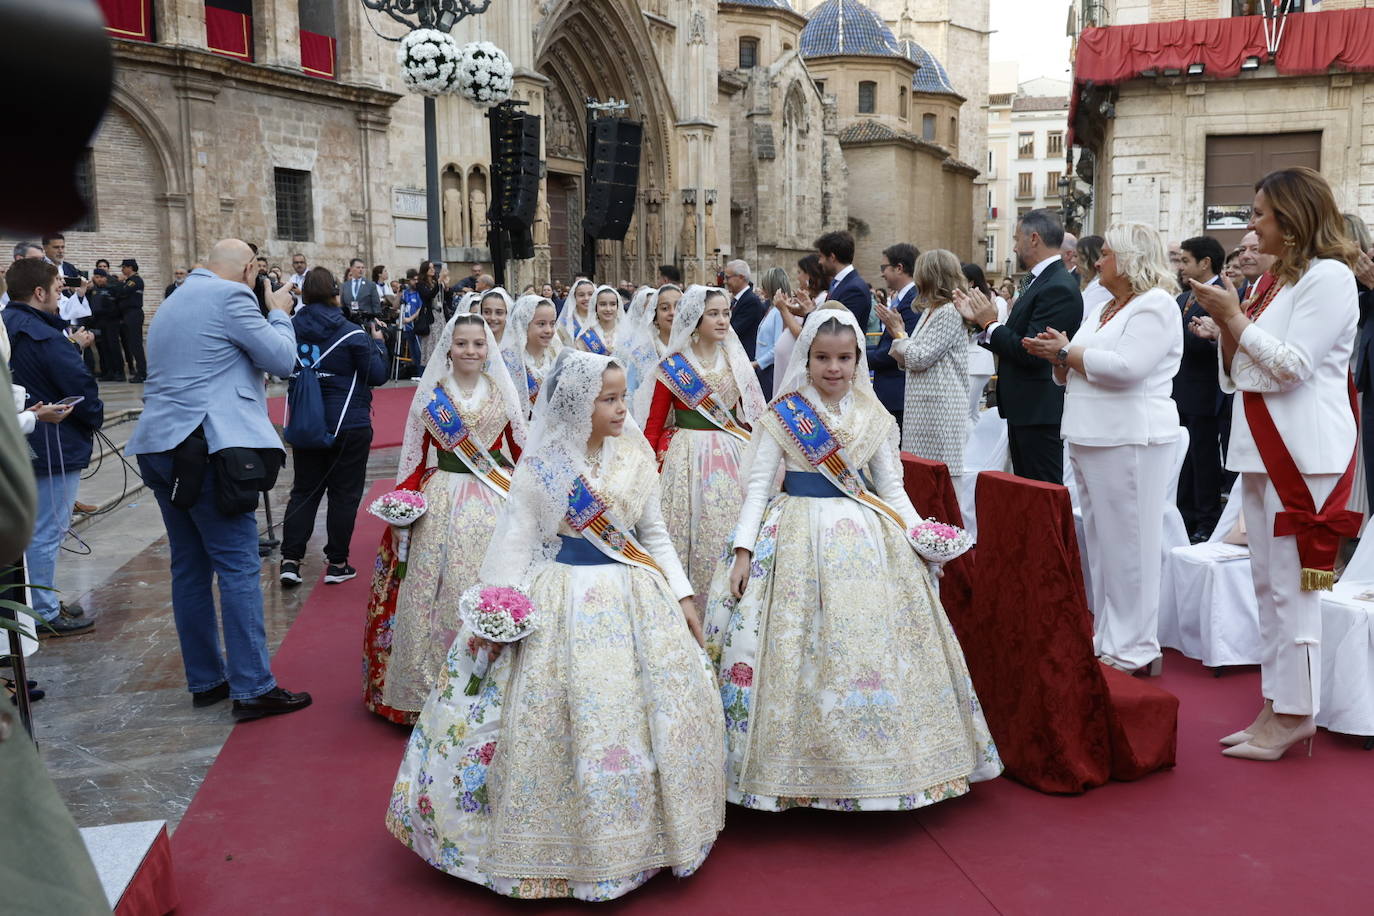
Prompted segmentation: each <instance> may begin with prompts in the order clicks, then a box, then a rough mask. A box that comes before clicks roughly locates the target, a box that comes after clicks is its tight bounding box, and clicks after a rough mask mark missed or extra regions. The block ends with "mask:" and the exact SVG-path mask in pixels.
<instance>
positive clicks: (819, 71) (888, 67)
mask: <svg viewBox="0 0 1374 916" xmlns="http://www.w3.org/2000/svg"><path fill="white" fill-rule="evenodd" d="M806 67H807V69H808V70H809V71H810V72H811V76H812V78H813V79H815V80H817V81H821V82H824V83H825V94H826V95H831V96H834V97H835V103H836V106H837V113H838V115H839V119H840V124H841V126H843V125H845V124H848V123H850V122H851V121H853V120H855V119H857V118H877V119H878V120H881V121H886V122H888V123H889V124H891V125H892V126H893V127H897V128H899V129H901V130H911V129H912V126H911V125H912V123H913V122H912V118H911V104H910V93H911V77H912V75H913V74H914V73H915V72H916V66H915V65H914V64H912V63H911V62H909V61H907V60H905V59H901V58H895V57H843V58H841V57H823V58H812V59H811V60H809V61H807V63H806ZM866 81H872V82H875V83H877V84H878V85H877V94H876V96H875V102H876V104H875V106H874V113H873V114H860V113H859V83H861V82H866ZM903 89H905V90H906V92H907V99H908V105H907V117H905V118H902V117H900V107H899V96H900V92H901V90H903ZM915 123H916V124H917V128H918V129H919V126H920V121H919V119H918V120H917V121H916V122H915Z"/></svg>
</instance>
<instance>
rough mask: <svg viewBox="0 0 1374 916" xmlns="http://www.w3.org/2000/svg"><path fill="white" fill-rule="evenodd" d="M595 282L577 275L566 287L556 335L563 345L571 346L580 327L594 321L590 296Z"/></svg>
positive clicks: (592, 293) (594, 290)
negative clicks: (566, 292) (567, 287)
mask: <svg viewBox="0 0 1374 916" xmlns="http://www.w3.org/2000/svg"><path fill="white" fill-rule="evenodd" d="M595 293H596V284H595V283H593V282H592V281H591V280H588V279H587V278H586V277H578V278H577V279H576V280H574V281H573V282H572V286H571V287H570V288H569V289H568V295H567V297H566V298H565V299H564V300H563V308H562V309H561V310H559V312H558V337H559V339H560V340H561V341H562V342H563V346H565V347H571V346H572V345H573V342H574V341H576V340H577V337H578V335H579V334H581V333H582V329H583V328H585V327H586V326H587V325H589V324H592V323H594V322H595V321H596V314H595V312H594V310H593V309H592V297H593V295H594V294H595Z"/></svg>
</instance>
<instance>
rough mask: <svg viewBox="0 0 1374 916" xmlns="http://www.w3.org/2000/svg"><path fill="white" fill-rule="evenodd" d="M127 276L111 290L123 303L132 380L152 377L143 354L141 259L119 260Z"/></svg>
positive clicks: (121, 312) (124, 340) (123, 334)
mask: <svg viewBox="0 0 1374 916" xmlns="http://www.w3.org/2000/svg"><path fill="white" fill-rule="evenodd" d="M119 270H120V273H122V274H123V275H124V279H123V280H121V281H119V282H117V283H115V284H114V285H113V287H112V288H111V290H110V294H111V295H112V296H113V297H114V300H115V302H116V303H118V305H119V320H120V334H119V339H120V342H121V343H122V344H123V345H124V358H125V361H126V362H127V363H128V366H129V373H130V374H129V381H131V382H135V383H142V382H146V381H147V380H148V360H147V358H146V357H144V355H143V278H142V277H140V276H139V275H138V262H137V261H135V260H134V259H133V258H125V259H124V260H122V261H120V262H119Z"/></svg>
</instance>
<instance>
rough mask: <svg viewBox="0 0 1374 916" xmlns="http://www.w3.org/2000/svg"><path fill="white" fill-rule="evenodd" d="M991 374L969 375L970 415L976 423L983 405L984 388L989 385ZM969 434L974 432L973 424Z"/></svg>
mask: <svg viewBox="0 0 1374 916" xmlns="http://www.w3.org/2000/svg"><path fill="white" fill-rule="evenodd" d="M991 378H992V376H990V375H970V376H969V377H968V416H969V419H970V420H972V421H973V423H974V424H976V423H977V422H978V414H979V409H978V408H980V407H982V406H983V389H984V388H986V387H988V380H989V379H991ZM968 431H969V434H970V435H972V434H973V426H972V425H970V426H969V428H968Z"/></svg>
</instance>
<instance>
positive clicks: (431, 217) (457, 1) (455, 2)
mask: <svg viewBox="0 0 1374 916" xmlns="http://www.w3.org/2000/svg"><path fill="white" fill-rule="evenodd" d="M362 4H363V6H364V7H366V8H367V9H370V10H376V11H377V12H379V13H385V14H386V15H388V16H390V17H391V18H392V19H394V20H396V21H397V22H399V23H400V24H401V25H403V26H405V27H406V28H409V29H412V30H414V29H437V30H438V31H440V32H443V33H445V34H447V33H449V32H451V31H452V30H453V27H454V26H455V25H457V24H458V23H460V22H462V21H463V20H464V19H466V18H467V17H469V16H477V15H480V14H482V13H485V12H486V11H487V7H489V6H491V0H362ZM383 37H385V36H383ZM388 40H389V41H400V39H399V38H391V39H388ZM439 190H440V187H439V129H438V126H437V117H436V114H435V105H434V97H433V96H429V95H427V96H425V228H426V235H427V247H428V248H429V260H431V261H443V260H444V236H443V221H442V220H443V217H442V214H443V206H442V204H441V203H440V201H439Z"/></svg>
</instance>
